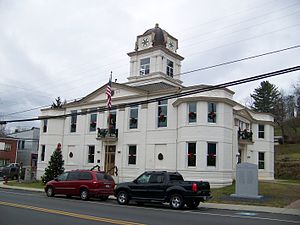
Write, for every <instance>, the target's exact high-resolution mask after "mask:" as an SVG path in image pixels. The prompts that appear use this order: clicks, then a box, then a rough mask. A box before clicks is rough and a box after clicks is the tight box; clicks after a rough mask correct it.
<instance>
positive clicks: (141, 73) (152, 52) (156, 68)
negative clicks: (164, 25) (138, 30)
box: [127, 24, 184, 87]
mask: <svg viewBox="0 0 300 225" xmlns="http://www.w3.org/2000/svg"><path fill="white" fill-rule="evenodd" d="M177 49H178V40H177V39H176V38H174V37H173V36H171V35H170V34H169V33H168V32H166V31H165V30H163V29H161V28H160V27H159V25H158V24H156V25H155V27H154V28H152V29H149V30H147V31H146V32H144V34H142V35H139V36H137V40H136V43H135V51H133V52H130V53H128V56H129V57H130V76H129V77H128V82H127V84H128V85H131V86H141V85H147V84H152V83H165V84H168V85H172V86H175V87H181V86H182V85H181V83H182V81H181V80H180V72H181V61H182V60H183V59H184V58H183V57H182V56H180V55H179V54H177Z"/></svg>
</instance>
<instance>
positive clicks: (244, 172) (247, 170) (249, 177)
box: [230, 163, 263, 199]
mask: <svg viewBox="0 0 300 225" xmlns="http://www.w3.org/2000/svg"><path fill="white" fill-rule="evenodd" d="M230 196H231V197H236V198H250V199H261V198H262V197H263V196H261V195H258V168H257V165H256V164H252V163H240V164H237V166H236V183H235V194H232V195H230Z"/></svg>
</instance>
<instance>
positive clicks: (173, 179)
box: [170, 174, 183, 181]
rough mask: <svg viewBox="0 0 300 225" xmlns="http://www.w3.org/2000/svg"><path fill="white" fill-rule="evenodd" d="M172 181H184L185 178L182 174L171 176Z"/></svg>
mask: <svg viewBox="0 0 300 225" xmlns="http://www.w3.org/2000/svg"><path fill="white" fill-rule="evenodd" d="M170 181H183V177H182V176H181V175H180V174H170Z"/></svg>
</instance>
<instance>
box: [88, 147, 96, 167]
mask: <svg viewBox="0 0 300 225" xmlns="http://www.w3.org/2000/svg"><path fill="white" fill-rule="evenodd" d="M94 161H95V146H94V145H89V152H88V163H94Z"/></svg>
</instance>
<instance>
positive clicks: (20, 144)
mask: <svg viewBox="0 0 300 225" xmlns="http://www.w3.org/2000/svg"><path fill="white" fill-rule="evenodd" d="M24 148H25V141H24V140H19V141H18V149H24Z"/></svg>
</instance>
